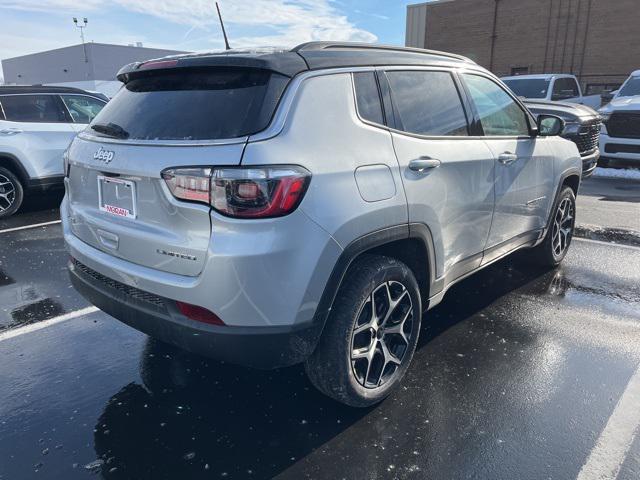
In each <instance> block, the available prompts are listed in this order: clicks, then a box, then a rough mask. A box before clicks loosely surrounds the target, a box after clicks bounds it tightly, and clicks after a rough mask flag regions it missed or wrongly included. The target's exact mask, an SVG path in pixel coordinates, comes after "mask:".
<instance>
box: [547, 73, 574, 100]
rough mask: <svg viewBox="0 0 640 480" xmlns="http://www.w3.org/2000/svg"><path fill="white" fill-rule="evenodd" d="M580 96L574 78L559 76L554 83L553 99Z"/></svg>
mask: <svg viewBox="0 0 640 480" xmlns="http://www.w3.org/2000/svg"><path fill="white" fill-rule="evenodd" d="M578 96H580V92H579V90H578V84H577V83H576V81H575V80H574V79H573V78H558V79H557V80H556V81H555V82H554V83H553V95H552V97H551V99H552V100H562V99H565V98H575V97H578Z"/></svg>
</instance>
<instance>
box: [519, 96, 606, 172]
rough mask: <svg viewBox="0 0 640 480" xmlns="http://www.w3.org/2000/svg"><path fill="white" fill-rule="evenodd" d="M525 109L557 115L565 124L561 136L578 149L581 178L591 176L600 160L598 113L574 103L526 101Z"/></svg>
mask: <svg viewBox="0 0 640 480" xmlns="http://www.w3.org/2000/svg"><path fill="white" fill-rule="evenodd" d="M524 104H525V105H526V106H527V108H528V109H529V110H530V111H531V113H533V114H534V115H535V116H536V117H537V116H538V115H557V116H558V117H560V118H562V119H563V120H564V122H565V126H564V129H563V131H562V136H563V137H564V138H566V139H567V140H571V141H572V142H573V143H575V144H576V146H577V147H578V152H580V158H582V178H586V177H589V176H591V174H592V173H593V171H594V170H595V169H596V165H597V164H598V159H599V158H600V149H599V141H600V129H601V127H602V119H601V117H600V115H599V114H598V112H596V111H595V110H594V109H592V108H591V107H587V106H586V105H578V104H575V103H561V102H547V101H545V100H535V101H534V100H527V101H525V102H524Z"/></svg>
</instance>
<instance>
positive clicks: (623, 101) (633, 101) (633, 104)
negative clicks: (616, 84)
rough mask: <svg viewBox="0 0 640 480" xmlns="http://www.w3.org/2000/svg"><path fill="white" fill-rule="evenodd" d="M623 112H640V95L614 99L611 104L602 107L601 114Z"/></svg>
mask: <svg viewBox="0 0 640 480" xmlns="http://www.w3.org/2000/svg"><path fill="white" fill-rule="evenodd" d="M623 110H640V95H636V96H633V97H619V98H614V99H613V100H611V102H609V103H608V104H607V105H605V106H604V107H602V109H601V110H600V112H601V113H611V112H613V111H623Z"/></svg>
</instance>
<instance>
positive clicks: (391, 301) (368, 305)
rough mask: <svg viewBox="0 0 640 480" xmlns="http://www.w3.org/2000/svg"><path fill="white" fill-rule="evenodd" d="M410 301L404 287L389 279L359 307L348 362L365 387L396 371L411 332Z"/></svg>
mask: <svg viewBox="0 0 640 480" xmlns="http://www.w3.org/2000/svg"><path fill="white" fill-rule="evenodd" d="M413 323H414V322H413V302H412V301H411V295H409V291H408V290H407V287H405V286H404V285H403V284H402V283H400V282H397V281H388V282H385V283H383V284H382V285H379V286H378V287H376V288H375V289H374V290H373V292H372V293H371V294H370V295H369V296H368V297H367V299H366V300H365V301H364V302H363V304H362V306H361V307H360V313H359V314H358V320H357V322H356V325H355V327H354V328H353V332H352V334H351V366H352V369H353V373H354V375H355V377H356V379H357V381H358V382H359V383H360V385H362V386H363V387H365V388H378V387H381V386H382V385H384V384H386V383H388V382H389V381H390V380H392V379H393V378H394V377H395V375H396V374H397V372H398V370H399V368H400V366H401V365H402V361H403V359H404V357H405V355H406V353H407V351H408V350H409V345H410V339H411V338H412V335H413V334H414V332H413V326H414V325H413Z"/></svg>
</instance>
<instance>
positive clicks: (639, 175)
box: [593, 167, 640, 180]
mask: <svg viewBox="0 0 640 480" xmlns="http://www.w3.org/2000/svg"><path fill="white" fill-rule="evenodd" d="M593 176H594V177H603V178H631V179H634V180H640V170H638V169H635V168H601V167H597V168H596V169H595V170H594V172H593Z"/></svg>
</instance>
